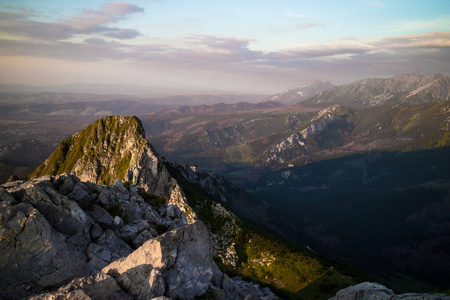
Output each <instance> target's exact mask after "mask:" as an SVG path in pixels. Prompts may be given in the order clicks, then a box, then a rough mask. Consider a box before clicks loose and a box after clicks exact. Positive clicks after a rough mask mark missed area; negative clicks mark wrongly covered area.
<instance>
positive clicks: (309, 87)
mask: <svg viewBox="0 0 450 300" xmlns="http://www.w3.org/2000/svg"><path fill="white" fill-rule="evenodd" d="M332 87H334V84H332V83H330V82H329V81H325V82H322V81H320V80H315V81H313V82H311V83H308V84H303V85H300V86H298V87H295V88H292V89H289V90H287V91H285V92H282V93H279V94H276V95H273V96H271V97H270V98H269V100H271V101H278V102H281V103H290V104H292V103H296V102H300V101H302V100H305V99H308V98H310V97H312V96H315V95H317V94H319V93H320V92H323V91H325V90H327V89H329V88H332Z"/></svg>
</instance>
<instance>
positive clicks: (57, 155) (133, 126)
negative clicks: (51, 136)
mask: <svg viewBox="0 0 450 300" xmlns="http://www.w3.org/2000/svg"><path fill="white" fill-rule="evenodd" d="M62 173H70V174H73V175H76V176H77V177H79V178H80V179H81V180H82V181H89V182H91V183H95V184H107V185H109V184H112V183H113V182H114V181H115V180H117V179H118V180H121V181H124V182H126V181H129V182H131V183H132V184H134V185H136V186H137V187H139V188H143V189H144V190H145V191H146V192H149V193H151V194H156V195H158V196H162V197H166V198H167V199H169V200H168V201H169V203H170V204H175V205H177V206H179V207H180V209H181V210H183V211H184V212H185V213H186V218H187V219H188V221H189V222H191V223H192V222H194V220H195V219H196V216H195V213H194V212H193V211H192V210H190V209H189V208H188V205H187V203H186V197H185V196H184V195H183V193H182V192H181V188H180V186H179V185H178V183H177V182H176V180H175V179H173V178H172V177H171V176H170V175H169V172H168V171H167V169H166V167H165V165H164V162H163V160H162V159H161V157H160V156H159V155H158V153H157V152H156V151H155V150H154V149H153V147H152V146H151V145H150V143H149V142H148V141H147V140H146V139H145V131H144V128H143V127H142V123H141V121H140V120H139V119H138V118H137V117H122V116H109V117H105V118H102V119H99V120H97V121H95V122H94V123H93V124H91V125H89V126H88V127H86V128H85V129H83V130H82V131H80V132H79V133H76V134H74V135H73V136H71V137H69V138H68V139H66V140H65V141H63V142H62V143H61V144H60V145H59V146H58V148H57V149H56V150H55V151H54V152H53V154H52V155H50V157H49V158H48V159H47V160H46V161H45V162H44V163H43V164H42V165H40V166H39V167H38V168H37V169H36V171H35V172H34V173H33V174H31V176H30V177H31V178H36V177H39V176H43V175H58V174H62Z"/></svg>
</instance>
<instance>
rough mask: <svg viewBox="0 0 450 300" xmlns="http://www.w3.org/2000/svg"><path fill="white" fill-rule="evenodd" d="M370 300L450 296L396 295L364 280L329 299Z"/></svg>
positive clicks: (429, 298)
mask: <svg viewBox="0 0 450 300" xmlns="http://www.w3.org/2000/svg"><path fill="white" fill-rule="evenodd" d="M366 299H367V300H369V299H379V300H400V299H404V300H413V299H422V300H441V299H442V300H444V299H447V300H449V299H450V296H446V295H443V294H434V295H430V294H419V293H410V294H400V295H395V293H394V292H393V291H392V290H390V289H388V288H387V287H385V286H384V285H381V284H379V283H372V282H363V283H360V284H357V285H354V286H350V287H348V288H345V289H342V290H340V291H339V292H337V294H336V295H335V296H334V297H333V298H330V299H329V300H366Z"/></svg>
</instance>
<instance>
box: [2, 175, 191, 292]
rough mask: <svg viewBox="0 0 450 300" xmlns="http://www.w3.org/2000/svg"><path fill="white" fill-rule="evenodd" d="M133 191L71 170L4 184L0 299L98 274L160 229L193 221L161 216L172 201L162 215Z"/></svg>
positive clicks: (118, 182)
mask: <svg viewBox="0 0 450 300" xmlns="http://www.w3.org/2000/svg"><path fill="white" fill-rule="evenodd" d="M99 195H100V196H102V195H103V196H105V195H107V196H105V197H99ZM126 196H128V198H126ZM129 196H130V193H129V192H128V190H127V189H126V188H125V187H124V186H123V184H122V183H121V182H120V181H117V182H115V183H114V186H113V188H112V189H110V188H108V187H105V186H99V185H94V184H90V183H84V182H81V181H80V180H79V179H78V178H77V177H76V176H73V175H68V174H62V175H58V176H43V177H40V178H37V179H35V180H32V181H28V182H23V181H17V182H11V183H7V184H4V185H2V186H1V187H0V222H1V223H0V225H1V226H0V257H1V259H0V271H1V272H0V298H13V299H14V298H23V297H24V296H26V295H28V294H31V293H33V292H37V291H40V290H45V289H49V288H54V287H59V286H61V285H62V284H66V283H68V282H69V281H71V280H72V279H74V278H76V277H80V276H88V275H91V274H94V273H96V272H98V271H100V270H101V269H102V268H104V267H105V266H107V265H108V264H110V263H111V262H113V261H114V260H117V259H119V258H122V257H125V256H127V255H129V254H130V253H131V252H133V250H134V249H136V248H138V247H139V246H141V245H142V244H143V243H145V242H146V241H147V240H148V239H150V238H152V237H154V236H156V235H158V233H157V231H156V230H155V228H157V229H158V230H160V233H162V232H161V231H162V230H164V229H165V230H167V229H168V228H169V227H170V228H177V227H180V226H183V225H185V224H187V222H186V219H185V218H184V219H176V218H165V217H162V216H161V215H160V212H162V213H164V212H165V210H166V209H167V208H166V207H167V205H166V204H164V205H162V206H161V208H160V212H158V211H157V210H155V208H153V207H152V206H151V205H150V204H148V203H146V202H145V201H144V199H142V198H141V197H140V196H139V195H138V194H137V193H135V195H134V196H133V198H130V197H129ZM105 199H107V201H105ZM171 209H172V210H176V211H177V212H179V210H177V209H176V208H171ZM124 219H125V220H126V224H124V221H123V220H124ZM114 220H116V221H114Z"/></svg>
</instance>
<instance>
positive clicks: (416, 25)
mask: <svg viewBox="0 0 450 300" xmlns="http://www.w3.org/2000/svg"><path fill="white" fill-rule="evenodd" d="M449 50H450V5H449V3H448V1H445V0H444V1H374V0H361V1H356V0H354V1H345V3H338V2H336V1H315V2H314V3H309V2H306V1H282V2H274V1H254V0H248V1H214V2H211V1H189V2H187V1H179V0H178V1H175V0H174V1H168V0H159V1H158V0H154V1H143V0H136V1H126V2H107V1H98V0H96V1H76V2H67V3H66V2H65V3H64V6H62V4H61V2H60V1H56V0H47V1H35V0H34V1H32V0H15V1H12V0H5V1H3V2H2V4H1V5H0V68H1V69H2V72H0V83H2V84H26V85H32V86H59V85H71V84H116V85H118V84H123V85H128V86H136V87H145V88H149V89H152V88H153V89H155V88H157V89H160V90H161V91H176V90H179V91H180V93H186V92H188V91H190V92H191V93H196V92H200V93H201V92H206V91H209V92H210V93H215V92H216V93H225V92H229V93H247V94H274V93H279V92H282V91H284V90H286V89H289V88H292V87H295V86H298V85H300V84H305V83H309V82H312V81H313V80H316V79H318V80H322V81H327V80H328V81H330V82H331V83H333V84H335V85H339V84H345V83H350V82H352V81H354V80H358V79H362V78H370V77H391V76H395V75H398V74H404V73H421V74H430V73H442V74H445V75H448V74H450V66H449V64H448V60H449V57H450V51H449ZM173 94H177V92H174V93H173Z"/></svg>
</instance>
